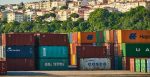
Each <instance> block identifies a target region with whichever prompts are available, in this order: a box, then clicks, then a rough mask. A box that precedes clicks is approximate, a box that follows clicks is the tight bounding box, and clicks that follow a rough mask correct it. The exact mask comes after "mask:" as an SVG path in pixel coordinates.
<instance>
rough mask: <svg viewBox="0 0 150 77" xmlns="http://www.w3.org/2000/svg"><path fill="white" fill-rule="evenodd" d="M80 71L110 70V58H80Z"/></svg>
mask: <svg viewBox="0 0 150 77" xmlns="http://www.w3.org/2000/svg"><path fill="white" fill-rule="evenodd" d="M79 69H81V70H110V69H111V59H110V58H80V65H79Z"/></svg>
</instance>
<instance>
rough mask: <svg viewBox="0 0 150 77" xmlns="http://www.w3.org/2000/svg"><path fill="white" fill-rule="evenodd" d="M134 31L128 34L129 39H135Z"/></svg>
mask: <svg viewBox="0 0 150 77" xmlns="http://www.w3.org/2000/svg"><path fill="white" fill-rule="evenodd" d="M136 37H137V36H136V33H131V34H130V35H129V39H131V40H135V39H136Z"/></svg>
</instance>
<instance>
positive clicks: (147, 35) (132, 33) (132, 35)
mask: <svg viewBox="0 0 150 77" xmlns="http://www.w3.org/2000/svg"><path fill="white" fill-rule="evenodd" d="M117 39H118V43H150V30H117Z"/></svg>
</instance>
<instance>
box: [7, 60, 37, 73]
mask: <svg viewBox="0 0 150 77" xmlns="http://www.w3.org/2000/svg"><path fill="white" fill-rule="evenodd" d="M7 69H8V71H33V70H35V63H34V59H26V58H20V59H19V58H14V59H7Z"/></svg>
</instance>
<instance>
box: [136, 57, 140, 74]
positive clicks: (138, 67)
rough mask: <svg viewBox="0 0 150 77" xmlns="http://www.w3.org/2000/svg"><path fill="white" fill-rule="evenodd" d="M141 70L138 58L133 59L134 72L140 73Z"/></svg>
mask: <svg viewBox="0 0 150 77" xmlns="http://www.w3.org/2000/svg"><path fill="white" fill-rule="evenodd" d="M140 68H141V60H140V59H139V58H135V71H136V72H140V70H141V69H140Z"/></svg>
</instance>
